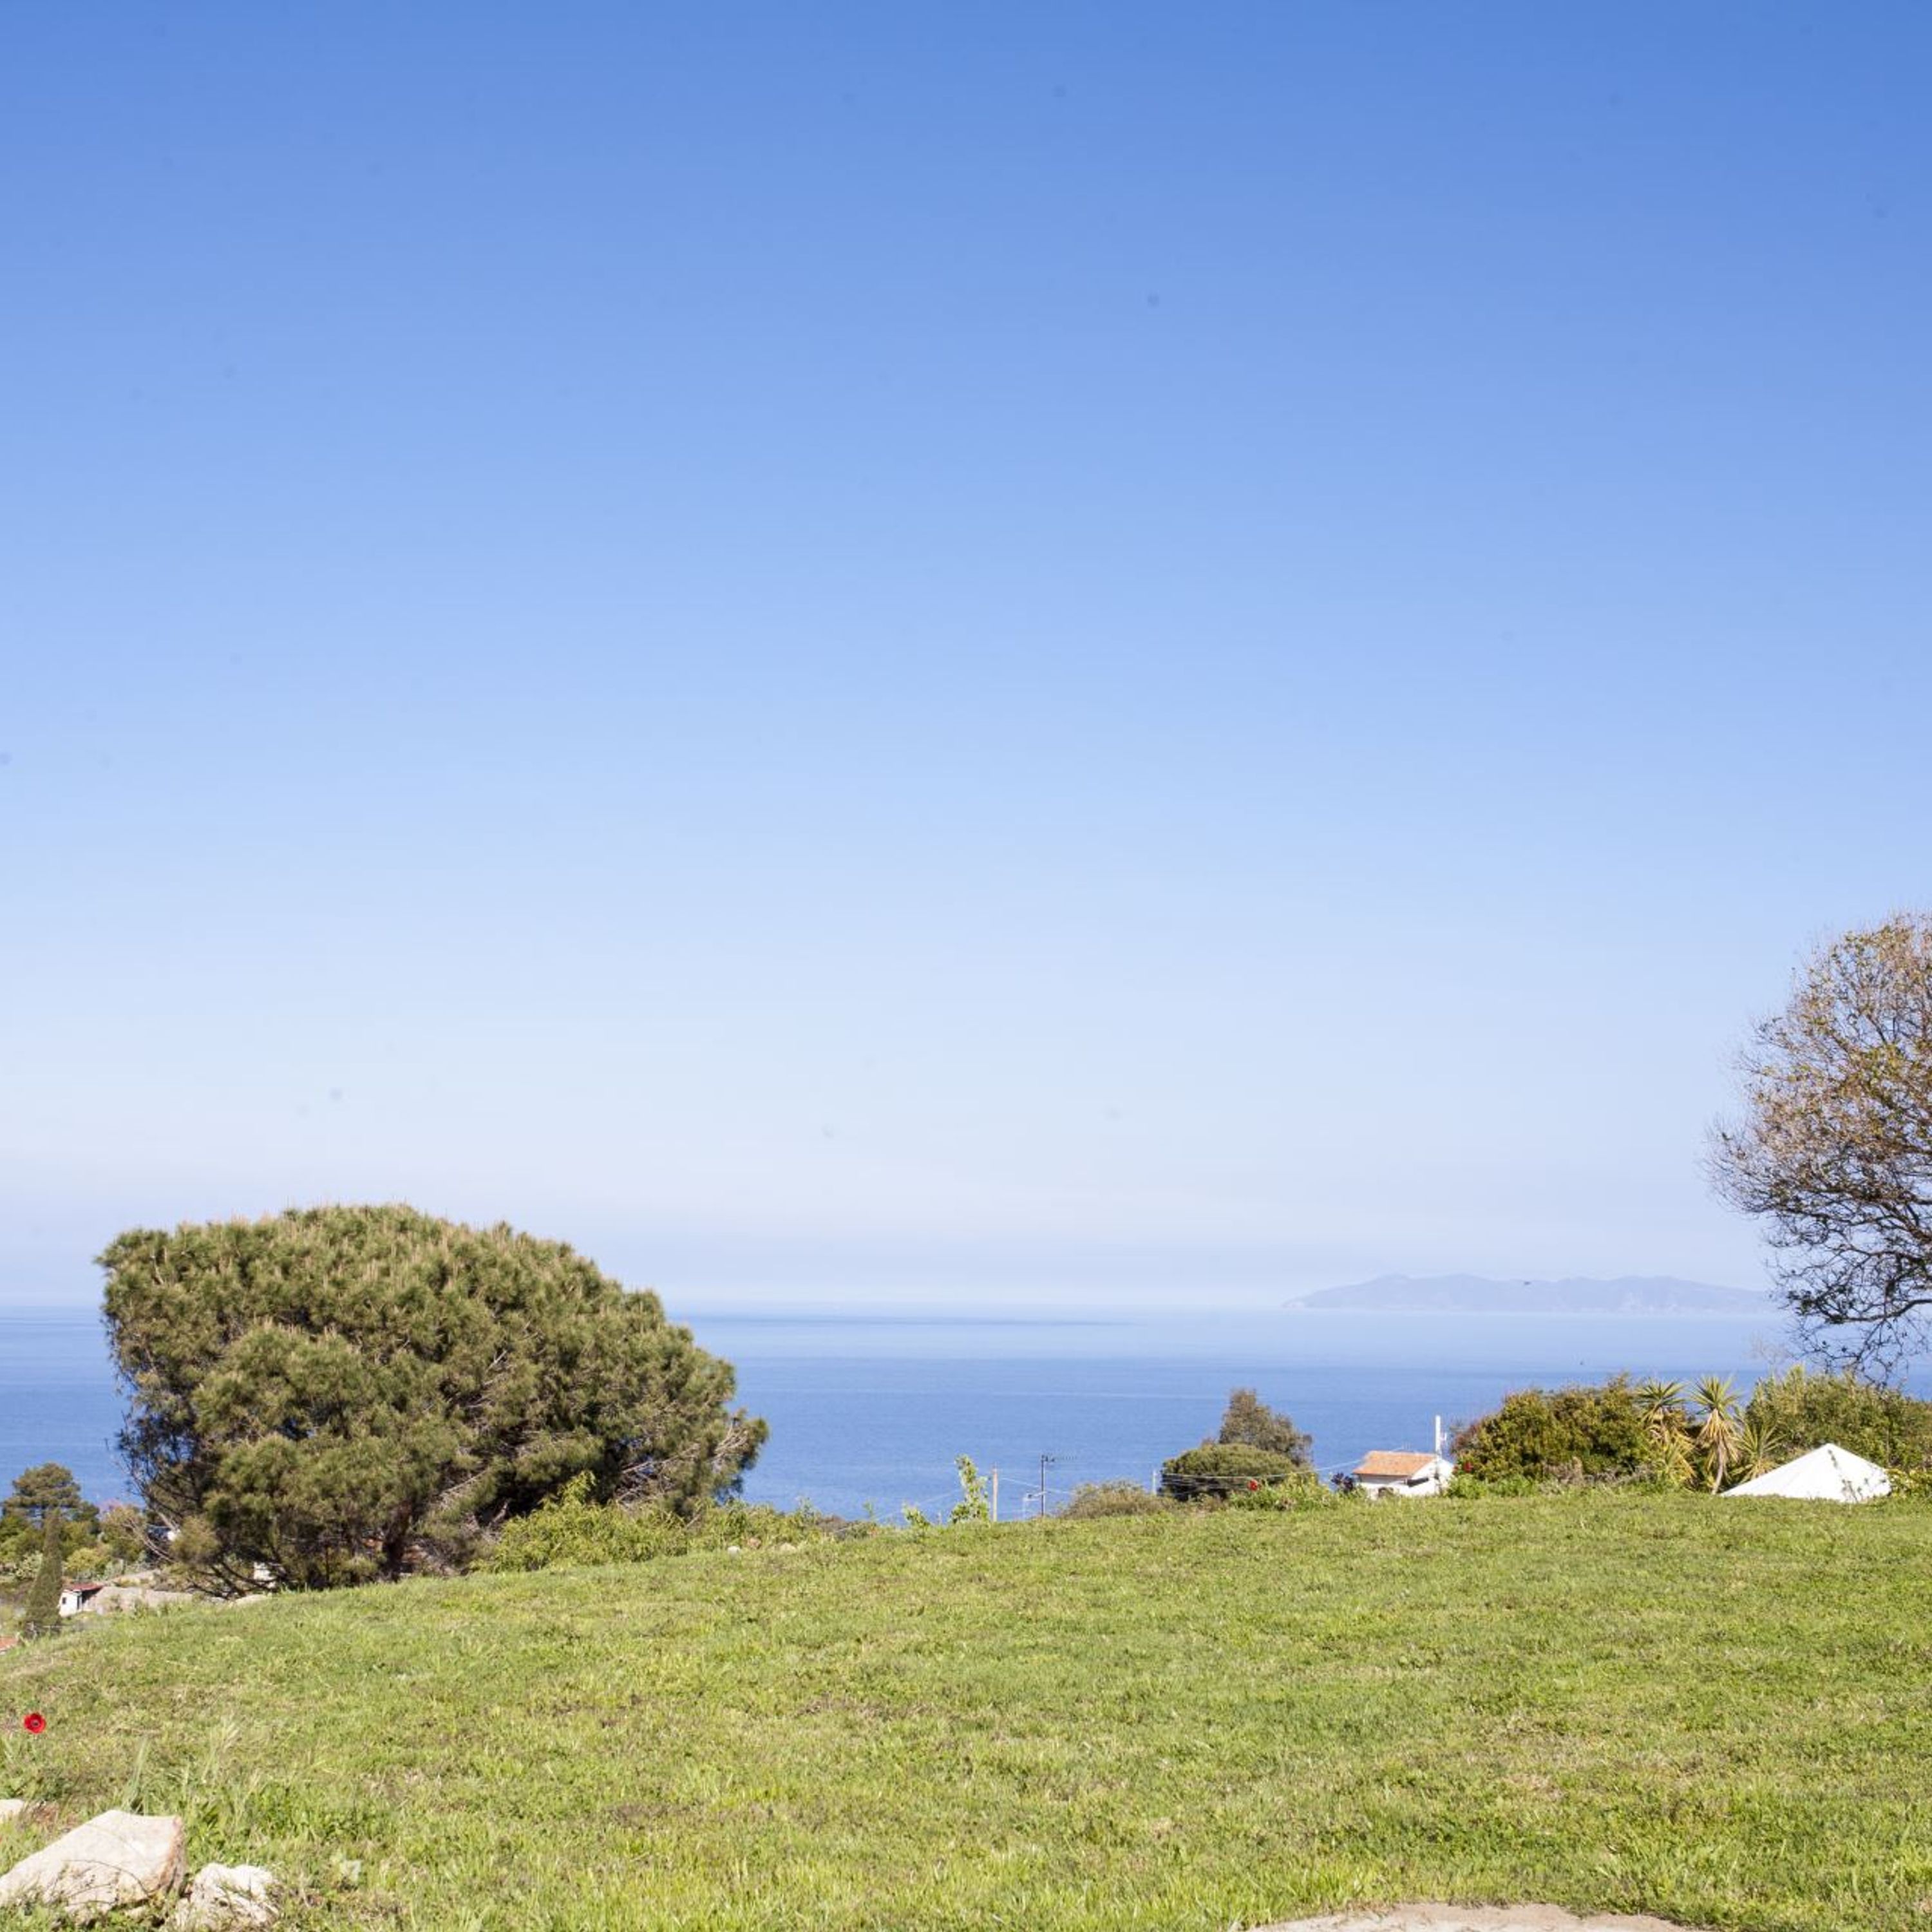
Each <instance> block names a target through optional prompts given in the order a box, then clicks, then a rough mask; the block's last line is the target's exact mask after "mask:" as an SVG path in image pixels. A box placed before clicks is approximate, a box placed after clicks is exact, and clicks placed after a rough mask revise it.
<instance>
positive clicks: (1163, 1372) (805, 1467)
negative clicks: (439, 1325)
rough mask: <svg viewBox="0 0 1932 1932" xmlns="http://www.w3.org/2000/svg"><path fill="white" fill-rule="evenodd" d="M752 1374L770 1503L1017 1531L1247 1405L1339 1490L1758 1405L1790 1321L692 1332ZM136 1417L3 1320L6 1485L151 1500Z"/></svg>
mask: <svg viewBox="0 0 1932 1932" xmlns="http://www.w3.org/2000/svg"><path fill="white" fill-rule="evenodd" d="M692 1326H693V1328H694V1330H695V1331H696V1334H697V1340H698V1341H699V1342H700V1343H701V1344H702V1345H703V1346H705V1347H706V1348H707V1349H711V1350H712V1352H715V1353H717V1354H719V1355H724V1356H725V1357H726V1358H727V1359H729V1360H730V1361H731V1362H732V1363H733V1364H735V1365H736V1369H737V1371H738V1386H739V1399H740V1400H742V1402H743V1403H744V1404H745V1406H746V1407H747V1408H748V1409H751V1411H753V1412H754V1413H755V1414H757V1415H762V1416H763V1417H764V1418H766V1421H768V1422H769V1424H770V1425H771V1438H770V1441H769V1443H768V1444H767V1445H766V1448H765V1450H764V1452H763V1454H762V1455H761V1456H760V1458H759V1460H758V1462H757V1466H756V1467H755V1468H754V1469H753V1470H752V1472H751V1474H750V1475H749V1476H748V1478H747V1479H746V1481H745V1494H746V1495H747V1496H748V1497H749V1498H751V1499H753V1500H754V1501H759V1502H776V1503H780V1504H784V1505H790V1504H792V1503H794V1502H797V1501H798V1500H799V1499H801V1498H808V1499H810V1500H811V1502H812V1503H813V1504H814V1505H816V1506H817V1508H820V1509H821V1510H823V1511H829V1512H832V1513H833V1514H838V1515H841V1516H856V1515H859V1514H862V1512H863V1511H865V1509H866V1508H868V1506H869V1507H871V1508H874V1509H875V1510H876V1511H877V1512H878V1514H880V1515H881V1516H882V1517H888V1518H889V1517H895V1516H896V1515H897V1514H898V1511H899V1509H900V1508H901V1505H904V1504H905V1503H907V1502H911V1503H914V1504H916V1505H919V1506H920V1507H922V1508H926V1509H928V1510H932V1509H936V1508H945V1507H946V1506H947V1505H950V1503H951V1502H953V1500H954V1499H955V1498H956V1496H957V1495H958V1493H959V1492H958V1487H957V1484H956V1478H955V1476H954V1472H953V1459H954V1458H955V1457H957V1456H959V1455H960V1454H967V1455H970V1456H971V1457H973V1458H974V1460H975V1461H976V1462H977V1463H978V1464H979V1465H980V1467H981V1469H983V1470H989V1471H990V1470H992V1469H998V1471H999V1472H1000V1502H1001V1514H1002V1515H1003V1516H1006V1517H1011V1516H1014V1515H1017V1514H1021V1513H1022V1512H1028V1513H1030V1512H1031V1511H1033V1510H1034V1509H1035V1508H1038V1506H1039V1490H1040V1477H1041V1471H1042V1465H1041V1460H1040V1459H1041V1457H1043V1456H1045V1457H1049V1458H1050V1459H1051V1460H1049V1461H1048V1463H1046V1466H1045V1473H1046V1492H1047V1506H1048V1507H1049V1508H1055V1507H1058V1505H1060V1504H1061V1503H1063V1502H1064V1501H1065V1500H1066V1499H1067V1496H1069V1495H1070V1493H1071V1492H1072V1490H1073V1488H1074V1487H1076V1485H1077V1484H1081V1483H1088V1482H1098V1481H1105V1480H1107V1479H1109V1478H1126V1479H1127V1480H1130V1481H1136V1482H1140V1483H1146V1482H1148V1481H1150V1480H1151V1478H1152V1476H1153V1475H1154V1471H1155V1470H1156V1469H1157V1467H1158V1466H1159V1464H1160V1463H1161V1461H1162V1460H1163V1459H1164V1458H1165V1457H1169V1456H1172V1455H1173V1454H1175V1453H1177V1452H1178V1451H1180V1450H1183V1449H1187V1448H1192V1447H1193V1445H1195V1444H1196V1443H1198V1442H1200V1441H1202V1439H1203V1438H1204V1437H1206V1436H1210V1435H1211V1434H1212V1433H1213V1431H1214V1427H1215V1426H1216V1424H1217V1422H1218V1421H1219V1419H1220V1412H1221V1407H1222V1405H1223V1403H1224V1402H1225V1401H1226V1399H1227V1394H1228V1391H1229V1389H1230V1388H1234V1387H1235V1386H1236V1385H1249V1386H1253V1387H1255V1388H1258V1389H1259V1391H1260V1392H1261V1394H1262V1399H1263V1400H1265V1401H1267V1402H1269V1403H1272V1404H1274V1406H1276V1407H1277V1408H1278V1409H1285V1410H1286V1411H1287V1412H1289V1414H1290V1415H1292V1416H1293V1417H1294V1418H1295V1422H1296V1423H1297V1424H1298V1426H1299V1427H1301V1428H1302V1429H1304V1430H1307V1431H1309V1432H1310V1433H1311V1434H1312V1435H1313V1437H1314V1439H1315V1446H1314V1454H1315V1458H1316V1462H1317V1463H1318V1464H1319V1466H1321V1467H1322V1469H1325V1470H1331V1471H1332V1470H1335V1469H1344V1468H1348V1467H1350V1466H1352V1465H1353V1464H1354V1463H1356V1462H1358V1461H1359V1460H1360V1459H1361V1457H1362V1456H1363V1455H1364V1454H1365V1453H1366V1452H1367V1451H1369V1450H1370V1449H1403V1448H1407V1449H1426V1448H1429V1447H1430V1446H1431V1439H1432V1433H1433V1425H1434V1421H1435V1418H1436V1417H1437V1416H1440V1417H1441V1418H1442V1421H1443V1424H1444V1426H1445V1429H1447V1428H1449V1427H1453V1426H1454V1424H1455V1423H1457V1421H1462V1420H1464V1419H1466V1418H1470V1417H1473V1416H1475V1415H1481V1414H1482V1413H1483V1412H1484V1411H1485V1410H1487V1409H1490V1408H1493V1406H1495V1404H1496V1402H1497V1401H1498V1400H1499V1398H1500V1397H1502V1395H1504V1394H1505V1393H1506V1392H1507V1391H1509V1390H1511V1389H1512V1388H1522V1387H1523V1386H1525V1385H1528V1384H1530V1383H1541V1384H1545V1385H1551V1384H1556V1383H1560V1382H1571V1381H1578V1380H1590V1379H1597V1378H1599V1377H1601V1376H1604V1375H1605V1374H1607V1373H1611V1372H1613V1371H1614V1370H1619V1369H1628V1370H1631V1372H1632V1373H1635V1374H1637V1375H1639V1376H1642V1375H1647V1374H1652V1373H1655V1374H1660V1375H1668V1376H1681V1377H1686V1378H1688V1377H1694V1376H1703V1375H1710V1374H1717V1375H1727V1376H1733V1377H1734V1378H1735V1379H1736V1381H1737V1382H1738V1384H1739V1386H1740V1388H1748V1386H1749V1385H1750V1384H1751V1382H1753V1381H1754V1380H1755V1379H1756V1378H1757V1376H1759V1375H1760V1374H1762V1373H1763V1372H1764V1371H1765V1369H1766V1366H1767V1361H1768V1358H1769V1355H1770V1354H1771V1352H1772V1350H1773V1349H1774V1348H1775V1343H1776V1340H1777V1333H1776V1328H1775V1322H1773V1320H1772V1318H1771V1317H1769V1316H1765V1317H1763V1318H1758V1319H1733V1318H1725V1319H1712V1318H1705V1317H1696V1316H1685V1317H1679V1318H1675V1319H1655V1318H1640V1317H1632V1316H1620V1317H1610V1316H1604V1317H1586V1316H1541V1317H1536V1318H1514V1317H1508V1316H1361V1315H1353V1314H1343V1313H1337V1312H1334V1311H1327V1310H1270V1311H1265V1312H1263V1313H1259V1314H1256V1313H1248V1314H1241V1315H1233V1314H1228V1315H1220V1314H1208V1315H1197V1316H1192V1317H1190V1318H1188V1319H1178V1318H1148V1319H1124V1320H1120V1321H1055V1320H1040V1321H1019V1320H1011V1321H1009V1320H994V1321H970V1320H965V1319H943V1318H942V1319H933V1318H930V1317H929V1318H925V1319H907V1320H889V1319H877V1318H865V1319H850V1318H838V1317H830V1316H815V1317H812V1318H810V1319H806V1318H803V1317H799V1316H784V1317H771V1316H766V1317H752V1316H736V1317H719V1318H713V1319H698V1320H697V1321H695V1322H693V1324H692ZM120 1420H121V1403H120V1400H119V1397H118V1394H117V1392H116V1390H115V1385H114V1381H113V1375H112V1373H111V1370H110V1367H109V1364H108V1361H107V1353H106V1350H105V1348H104V1343H103V1340H102V1336H101V1328H100V1324H99V1322H98V1318H97V1317H95V1316H94V1315H92V1313H88V1312H85V1311H75V1310H5V1309H0V1484H5V1483H6V1482H8V1481H11V1479H12V1478H13V1475H15V1474H16V1473H17V1472H18V1471H20V1469H24V1468H26V1467H27V1466H28V1465H30V1464H31V1463H40V1462H47V1461H52V1462H58V1463H65V1464H67V1465H68V1467H69V1468H71V1469H73V1470H74V1472H75V1474H76V1475H77V1476H78V1477H79V1478H80V1481H81V1484H82V1485H83V1487H84V1488H85V1490H86V1491H87V1493H88V1494H89V1495H90V1496H92V1497H94V1498H95V1499H96V1500H98V1501H105V1500H107V1499H109V1498H110V1497H114V1496H125V1495H127V1494H128V1493H130V1485H129V1484H128V1482H127V1477H126V1475H125V1473H124V1472H123V1471H122V1469H121V1467H120V1466H119V1463H118V1459H117V1457H116V1456H115V1452H114V1449H113V1436H114V1433H115V1430H116V1429H117V1428H118V1427H119V1424H120Z"/></svg>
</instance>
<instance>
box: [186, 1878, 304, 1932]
mask: <svg viewBox="0 0 1932 1932" xmlns="http://www.w3.org/2000/svg"><path fill="white" fill-rule="evenodd" d="M280 1891H281V1884H280V1882H279V1881H278V1879H277V1878H276V1876H275V1873H273V1872H272V1871H270V1870H268V1869H267V1868H266V1867H264V1866H262V1865H203V1866H202V1868H201V1869H200V1870H199V1871H198V1872H196V1873H195V1875H194V1882H193V1885H190V1886H189V1887H188V1892H187V1897H185V1898H184V1899H183V1900H181V1903H179V1904H178V1905H177V1906H175V1909H174V1910H173V1912H172V1913H171V1914H169V1918H168V1923H167V1927H166V1932H257V1927H261V1926H264V1925H272V1924H275V1921H276V1919H277V1918H279V1917H280V1916H281V1911H280V1908H279V1907H278V1906H277V1904H276V1903H275V1900H276V1897H277V1894H278V1893H279V1892H280Z"/></svg>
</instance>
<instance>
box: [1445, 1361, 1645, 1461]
mask: <svg viewBox="0 0 1932 1932" xmlns="http://www.w3.org/2000/svg"><path fill="white" fill-rule="evenodd" d="M1451 1453H1452V1454H1453V1455H1454V1459H1455V1463H1456V1472H1457V1475H1458V1476H1460V1477H1468V1478H1474V1479H1475V1480H1477V1481H1484V1482H1493V1481H1496V1479H1497V1478H1501V1477H1507V1476H1526V1477H1529V1478H1532V1480H1535V1481H1547V1480H1551V1479H1555V1480H1559V1481H1583V1480H1584V1479H1586V1478H1590V1477H1601V1476H1611V1475H1634V1474H1635V1473H1636V1472H1637V1471H1639V1470H1640V1469H1645V1468H1646V1467H1647V1466H1650V1465H1651V1464H1652V1460H1653V1449H1652V1440H1651V1436H1650V1433H1649V1431H1648V1430H1646V1426H1645V1419H1644V1406H1643V1403H1640V1401H1639V1400H1638V1397H1637V1391H1635V1390H1634V1389H1633V1388H1631V1384H1630V1379H1629V1378H1628V1376H1614V1377H1613V1378H1612V1379H1611V1380H1610V1381H1609V1382H1606V1383H1604V1385H1602V1386H1601V1388H1592V1387H1589V1386H1587V1385H1575V1386H1572V1387H1571V1388H1559V1389H1536V1388H1531V1389H1518V1390H1517V1391H1515V1392H1514V1394H1510V1395H1507V1396H1505V1397H1504V1398H1503V1400H1502V1406H1501V1407H1500V1408H1499V1409H1496V1410H1494V1411H1493V1412H1492V1413H1491V1414H1490V1415H1486V1416H1483V1417H1481V1418H1479V1419H1478V1421H1475V1422H1471V1423H1466V1424H1464V1425H1463V1427H1461V1428H1460V1429H1459V1430H1457V1432H1456V1436H1455V1441H1454V1446H1453V1449H1452V1452H1451Z"/></svg>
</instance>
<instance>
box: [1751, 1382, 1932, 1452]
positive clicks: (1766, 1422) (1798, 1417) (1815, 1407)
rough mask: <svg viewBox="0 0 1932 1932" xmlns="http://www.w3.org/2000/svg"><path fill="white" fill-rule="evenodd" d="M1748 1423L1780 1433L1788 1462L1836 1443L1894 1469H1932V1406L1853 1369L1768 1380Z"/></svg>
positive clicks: (1761, 1387) (1753, 1394)
mask: <svg viewBox="0 0 1932 1932" xmlns="http://www.w3.org/2000/svg"><path fill="white" fill-rule="evenodd" d="M1754 1423H1755V1424H1759V1425H1760V1426H1761V1427H1764V1428H1766V1429H1769V1430H1772V1431H1773V1432H1775V1434H1776V1436H1777V1437H1778V1440H1779V1441H1780V1442H1781V1444H1782V1445H1783V1447H1784V1453H1785V1454H1786V1455H1787V1457H1789V1456H1798V1455H1802V1454H1803V1453H1804V1452H1805V1451H1806V1450H1808V1449H1816V1448H1820V1446H1821V1445H1823V1444H1825V1443H1827V1442H1835V1443H1836V1444H1837V1445H1838V1447H1839V1448H1841V1449H1849V1451H1851V1452H1852V1454H1853V1455H1855V1456H1862V1457H1864V1458H1865V1460H1867V1462H1870V1463H1879V1464H1881V1465H1882V1466H1884V1467H1885V1468H1886V1469H1926V1468H1932V1402H1924V1401H1921V1400H1920V1399H1919V1398H1918V1397H1916V1396H1909V1395H1907V1394H1905V1393H1904V1391H1903V1390H1900V1389H1895V1388H1887V1387H1885V1385H1883V1384H1882V1383H1879V1382H1867V1381H1866V1380H1865V1379H1864V1378H1863V1377H1862V1376H1860V1375H1859V1374H1858V1373H1857V1372H1856V1371H1855V1370H1852V1369H1844V1370H1841V1371H1839V1372H1838V1373H1836V1374H1835V1375H1820V1374H1818V1373H1816V1372H1814V1371H1811V1370H1806V1369H1805V1368H1803V1367H1793V1368H1790V1369H1787V1370H1786V1371H1785V1372H1784V1374H1782V1375H1778V1376H1766V1378H1765V1379H1764V1380H1763V1381H1762V1382H1760V1383H1759V1384H1758V1385H1757V1388H1754V1390H1753V1391H1751V1400H1750V1401H1749V1402H1748V1403H1747V1404H1746V1405H1745V1424H1746V1425H1747V1426H1749V1425H1751V1424H1754Z"/></svg>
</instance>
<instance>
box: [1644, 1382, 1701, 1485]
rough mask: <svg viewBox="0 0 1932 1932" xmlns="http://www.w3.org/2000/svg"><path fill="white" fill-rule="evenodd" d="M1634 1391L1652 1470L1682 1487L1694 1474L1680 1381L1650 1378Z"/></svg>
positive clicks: (1662, 1478) (1665, 1479)
mask: <svg viewBox="0 0 1932 1932" xmlns="http://www.w3.org/2000/svg"><path fill="white" fill-rule="evenodd" d="M1634 1394H1636V1397H1637V1408H1638V1411H1639V1412H1640V1415H1642V1416H1643V1433H1644V1434H1645V1435H1646V1436H1647V1437H1648V1438H1649V1442H1650V1451H1651V1466H1652V1469H1653V1470H1654V1471H1655V1472H1656V1474H1657V1475H1658V1477H1659V1478H1660V1479H1661V1480H1662V1481H1664V1482H1667V1483H1671V1484H1676V1486H1677V1487H1679V1488H1680V1489H1681V1488H1682V1487H1685V1485H1686V1484H1688V1483H1689V1482H1690V1481H1691V1478H1692V1477H1693V1475H1695V1474H1696V1470H1695V1469H1694V1466H1693V1463H1692V1458H1691V1434H1690V1424H1689V1420H1688V1418H1687V1417H1686V1416H1685V1413H1684V1385H1683V1384H1682V1382H1660V1381H1658V1380H1655V1379H1652V1380H1651V1381H1649V1382H1640V1383H1638V1385H1637V1388H1636V1390H1635V1391H1634Z"/></svg>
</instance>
